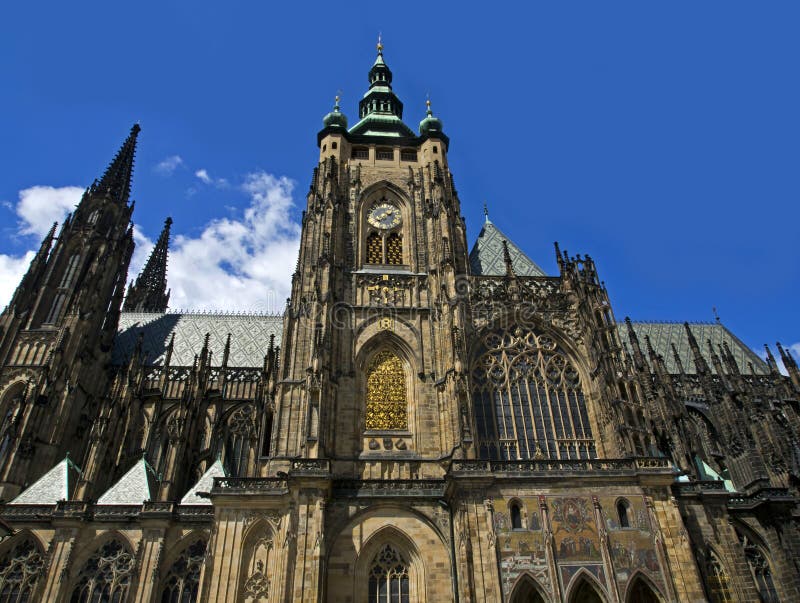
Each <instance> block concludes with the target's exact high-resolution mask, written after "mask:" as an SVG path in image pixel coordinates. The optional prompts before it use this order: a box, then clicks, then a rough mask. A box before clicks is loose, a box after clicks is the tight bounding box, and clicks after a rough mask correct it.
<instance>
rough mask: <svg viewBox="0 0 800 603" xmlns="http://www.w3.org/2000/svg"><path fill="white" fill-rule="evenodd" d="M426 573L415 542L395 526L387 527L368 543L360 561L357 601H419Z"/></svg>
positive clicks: (358, 566)
mask: <svg viewBox="0 0 800 603" xmlns="http://www.w3.org/2000/svg"><path fill="white" fill-rule="evenodd" d="M424 572H425V568H424V565H423V563H422V558H421V556H420V553H419V550H418V549H417V547H416V545H415V544H414V542H413V540H412V539H411V538H410V537H409V536H408V535H407V534H406V533H405V532H403V531H402V530H399V529H397V528H396V527H394V526H383V527H382V528H380V529H378V530H376V531H375V532H374V533H373V534H372V535H371V536H370V537H369V538H368V539H367V541H366V542H365V543H364V546H363V548H362V549H361V552H360V553H359V555H358V559H357V560H356V568H355V576H356V587H357V589H358V592H357V597H356V600H358V601H367V600H368V601H369V602H370V603H390V602H391V603H394V602H395V601H397V602H398V603H410V602H411V601H418V600H420V593H421V592H422V591H424V583H425V575H424ZM395 596H396V598H395Z"/></svg>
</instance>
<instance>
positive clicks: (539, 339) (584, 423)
mask: <svg viewBox="0 0 800 603" xmlns="http://www.w3.org/2000/svg"><path fill="white" fill-rule="evenodd" d="M472 377H473V383H474V384H475V392H474V393H475V395H474V400H475V418H476V422H477V426H478V437H479V451H480V452H479V454H480V455H481V457H483V458H494V459H497V458H500V459H503V460H517V459H539V458H553V459H586V458H594V457H595V456H596V455H597V452H596V450H595V443H594V439H593V437H592V428H591V425H590V423H589V415H588V412H587V408H586V401H585V399H584V396H583V390H582V388H581V383H580V377H579V375H578V371H577V370H576V368H575V367H574V365H573V364H572V362H570V360H569V359H568V358H567V356H566V354H565V353H564V352H563V351H562V350H561V349H560V348H559V347H558V345H557V344H556V342H555V341H554V340H553V339H552V338H551V337H549V336H548V335H544V334H541V335H537V334H535V333H532V332H530V331H523V330H522V329H520V328H519V327H517V328H509V329H505V330H499V331H492V332H489V333H487V334H485V335H484V336H483V337H482V339H481V341H480V344H479V347H478V349H477V352H476V354H475V356H474V360H473V363H472Z"/></svg>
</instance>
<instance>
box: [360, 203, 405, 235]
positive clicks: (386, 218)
mask: <svg viewBox="0 0 800 603" xmlns="http://www.w3.org/2000/svg"><path fill="white" fill-rule="evenodd" d="M367 222H369V223H370V224H372V225H373V226H374V227H375V228H380V229H381V230H389V229H390V228H394V227H396V226H399V225H400V210H399V209H397V208H396V207H395V206H394V205H389V204H388V203H381V204H380V205H376V206H375V207H373V208H372V209H371V210H370V212H369V216H368V217H367Z"/></svg>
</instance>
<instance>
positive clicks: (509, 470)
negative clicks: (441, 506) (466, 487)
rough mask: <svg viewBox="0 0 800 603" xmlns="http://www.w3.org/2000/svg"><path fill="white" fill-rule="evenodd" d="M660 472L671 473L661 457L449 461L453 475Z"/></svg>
mask: <svg viewBox="0 0 800 603" xmlns="http://www.w3.org/2000/svg"><path fill="white" fill-rule="evenodd" d="M651 471H652V472H656V473H663V472H665V471H669V472H671V471H672V465H671V464H670V462H669V459H666V458H661V457H641V458H631V459H575V460H559V459H541V460H527V461H486V460H480V461H463V460H460V461H453V463H452V464H451V465H450V472H451V473H453V474H456V475H457V474H470V475H475V474H480V473H485V474H498V473H499V474H513V475H519V474H531V473H537V474H548V473H570V474H576V473H585V474H593V473H609V472H614V473H619V472H629V473H643V472H651Z"/></svg>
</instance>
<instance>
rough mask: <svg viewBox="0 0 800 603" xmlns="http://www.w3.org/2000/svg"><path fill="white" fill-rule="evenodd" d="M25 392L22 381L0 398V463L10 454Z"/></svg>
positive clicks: (13, 384) (19, 420) (12, 385)
mask: <svg viewBox="0 0 800 603" xmlns="http://www.w3.org/2000/svg"><path fill="white" fill-rule="evenodd" d="M26 390H27V384H26V383H25V382H24V381H16V382H14V383H12V384H11V385H9V386H8V387H6V388H5V390H4V391H3V395H2V396H0V463H3V462H4V461H5V458H6V455H8V454H9V453H10V452H11V448H12V443H13V441H14V438H15V437H16V435H17V431H18V429H19V424H20V422H21V421H22V414H23V413H22V410H23V399H24V397H25V394H26Z"/></svg>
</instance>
